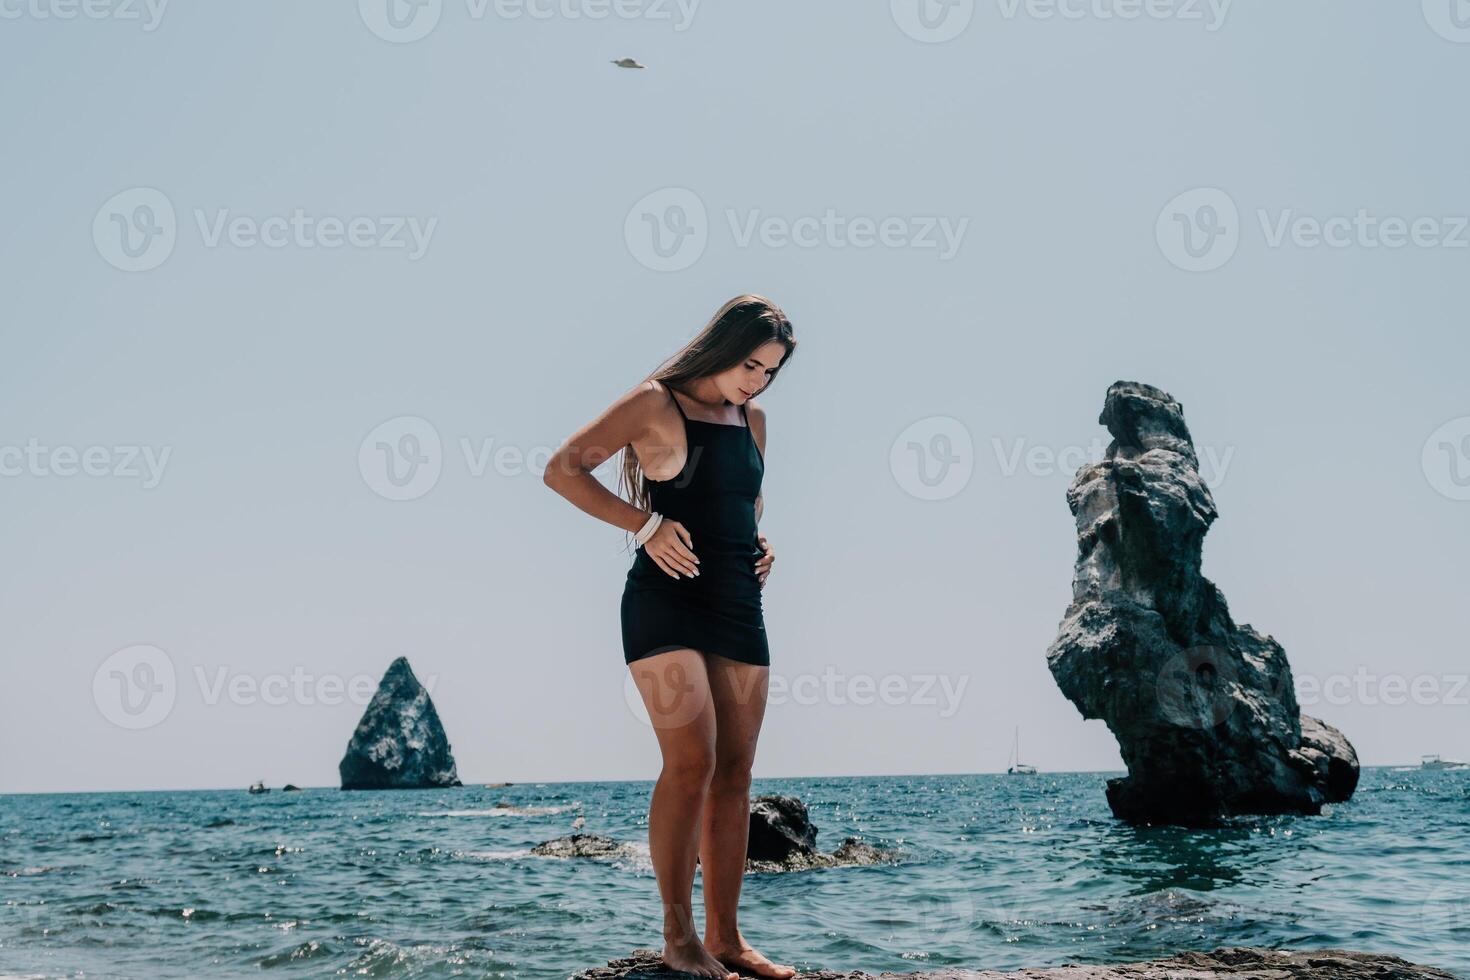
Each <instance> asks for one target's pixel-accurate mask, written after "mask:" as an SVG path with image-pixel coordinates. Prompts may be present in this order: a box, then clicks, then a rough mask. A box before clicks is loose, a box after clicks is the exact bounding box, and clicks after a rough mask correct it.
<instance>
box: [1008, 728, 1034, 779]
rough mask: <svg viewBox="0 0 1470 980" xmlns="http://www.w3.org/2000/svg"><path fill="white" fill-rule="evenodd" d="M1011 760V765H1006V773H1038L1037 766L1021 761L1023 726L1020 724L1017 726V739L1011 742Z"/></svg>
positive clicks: (1011, 774)
mask: <svg viewBox="0 0 1470 980" xmlns="http://www.w3.org/2000/svg"><path fill="white" fill-rule="evenodd" d="M1009 761H1010V765H1008V766H1006V775H1008V776H1034V775H1036V767H1035V766H1028V765H1026V763H1024V762H1022V761H1021V726H1020V725H1017V726H1016V737H1015V740H1014V741H1013V742H1012V743H1011V758H1010V760H1009Z"/></svg>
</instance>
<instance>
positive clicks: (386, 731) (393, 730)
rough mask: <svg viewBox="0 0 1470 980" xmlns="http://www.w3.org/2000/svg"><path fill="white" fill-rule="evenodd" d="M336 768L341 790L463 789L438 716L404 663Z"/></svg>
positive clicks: (394, 669)
mask: <svg viewBox="0 0 1470 980" xmlns="http://www.w3.org/2000/svg"><path fill="white" fill-rule="evenodd" d="M337 769H338V772H339V773H340V774H341V777H342V788H343V789H439V788H443V787H446V786H460V785H463V784H461V783H460V781H459V776H458V774H457V773H456V772H455V767H454V756H453V755H452V754H450V751H449V739H448V738H446V737H445V735H444V726H443V725H441V724H440V723H439V713H438V712H437V711H435V710H434V702H433V701H432V700H430V698H429V692H428V691H426V690H424V686H423V685H422V684H420V683H419V679H418V678H417V677H415V676H414V675H413V669H412V668H411V667H409V665H408V660H407V659H406V658H404V657H399V658H398V659H397V660H395V661H393V663H392V664H390V665H389V667H388V671H387V673H385V674H384V675H383V680H382V682H381V683H379V684H378V690H377V693H376V694H374V695H373V699H372V701H371V702H369V703H368V706H367V710H366V711H364V712H363V715H362V720H361V721H359V722H358V723H357V730H356V731H354V732H353V733H352V740H351V741H350V742H349V743H348V745H347V754H346V755H344V756H343V757H342V762H341V763H340V764H339V765H338V766H337Z"/></svg>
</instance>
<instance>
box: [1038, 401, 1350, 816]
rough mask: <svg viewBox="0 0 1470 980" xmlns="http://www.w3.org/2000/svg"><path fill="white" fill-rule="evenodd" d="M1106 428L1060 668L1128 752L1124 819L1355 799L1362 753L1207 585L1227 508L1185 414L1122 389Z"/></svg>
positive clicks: (1058, 647)
mask: <svg viewBox="0 0 1470 980" xmlns="http://www.w3.org/2000/svg"><path fill="white" fill-rule="evenodd" d="M1098 421H1099V422H1100V423H1101V424H1103V425H1105V426H1107V428H1108V431H1109V432H1110V433H1112V436H1113V442H1112V444H1111V445H1109V446H1108V450H1107V457H1106V458H1105V459H1104V460H1103V461H1102V462H1101V463H1096V464H1090V465H1086V466H1083V467H1082V468H1081V469H1080V470H1078V472H1077V475H1076V477H1075V478H1074V479H1073V481H1072V485H1071V487H1070V489H1069V490H1068V491H1067V503H1068V506H1070V508H1071V510H1072V514H1073V515H1074V516H1075V518H1076V520H1077V564H1076V571H1075V575H1074V578H1073V581H1072V603H1071V605H1070V606H1069V607H1068V608H1067V612H1066V615H1065V616H1064V618H1063V620H1062V623H1061V626H1060V628H1059V630H1058V633H1057V638H1056V640H1055V641H1054V642H1053V643H1052V645H1051V648H1050V649H1049V650H1048V651H1047V666H1048V667H1049V668H1050V669H1051V673H1052V676H1053V677H1054V678H1055V679H1056V682H1057V685H1058V686H1059V687H1060V688H1061V690H1062V693H1063V694H1064V695H1066V697H1067V698H1068V700H1070V701H1071V702H1072V703H1073V704H1075V705H1076V706H1077V708H1078V709H1079V710H1080V711H1081V712H1082V716H1083V717H1084V718H1101V719H1102V720H1103V721H1105V722H1106V723H1107V726H1108V728H1109V729H1110V730H1111V731H1112V732H1113V734H1114V735H1115V736H1116V737H1117V739H1118V747H1119V750H1120V751H1121V753H1122V756H1123V761H1124V763H1126V764H1127V766H1128V775H1127V776H1126V777H1123V778H1120V779H1112V780H1109V781H1108V787H1107V797H1108V804H1109V805H1110V806H1111V807H1112V811H1113V813H1114V815H1115V816H1117V817H1120V818H1122V819H1124V820H1127V821H1130V822H1135V823H1174V824H1185V825H1206V824H1210V823H1214V822H1216V821H1218V820H1219V819H1220V818H1222V817H1225V816H1229V815H1233V814H1247V813H1305V814H1315V813H1320V812H1321V808H1322V805H1323V804H1324V803H1330V802H1340V801H1342V800H1346V799H1347V798H1348V797H1350V796H1351V795H1352V793H1353V790H1354V788H1355V787H1356V786H1357V780H1358V760H1357V754H1356V753H1355V752H1354V751H1353V747H1352V745H1351V744H1350V743H1349V742H1348V741H1347V739H1346V738H1345V737H1344V736H1343V735H1342V733H1341V732H1339V731H1337V730H1336V729H1334V728H1332V727H1331V726H1330V725H1328V724H1326V723H1325V722H1322V721H1320V720H1318V719H1316V718H1311V717H1308V716H1305V715H1302V714H1301V710H1300V708H1299V707H1298V705H1297V700H1296V691H1295V687H1294V685H1293V682H1292V677H1291V667H1290V665H1289V664H1288V662H1287V659H1286V651H1284V650H1283V649H1282V648H1281V646H1280V644H1278V643H1277V642H1276V641H1275V640H1273V639H1272V638H1271V637H1269V636H1265V635H1263V634H1261V633H1258V632H1256V631H1255V630H1254V629H1252V628H1251V627H1250V626H1248V625H1245V624H1240V625H1237V624H1236V623H1235V622H1234V620H1232V619H1231V618H1230V610H1229V608H1228V607H1227V606H1226V603H1225V597H1224V595H1222V594H1221V592H1220V590H1219V589H1218V588H1216V587H1215V585H1214V583H1212V582H1210V580H1209V579H1207V578H1205V577H1204V576H1203V575H1202V574H1201V572H1200V562H1201V555H1202V551H1203V543H1204V537H1205V533H1206V532H1207V531H1208V530H1209V527H1210V524H1211V523H1212V522H1213V521H1214V520H1215V517H1216V511H1215V501H1214V499H1213V497H1212V496H1211V495H1210V491H1209V488H1208V487H1206V486H1205V484H1204V481H1203V480H1201V479H1200V475H1199V461H1198V459H1197V457H1196V456H1195V451H1194V443H1193V442H1192V441H1191V439H1190V435H1189V429H1188V427H1187V426H1185V424H1184V410H1183V407H1182V406H1181V405H1180V404H1179V403H1178V402H1177V401H1175V400H1174V399H1173V398H1172V397H1170V396H1169V395H1168V394H1167V393H1166V392H1163V391H1161V390H1159V389H1158V388H1154V387H1152V386H1150V385H1145V384H1139V383H1136V382H1125V381H1119V382H1117V383H1116V384H1114V385H1113V386H1112V387H1110V388H1109V389H1108V393H1107V399H1106V403H1105V404H1104V406H1103V412H1102V416H1101V417H1100V418H1099V419H1098Z"/></svg>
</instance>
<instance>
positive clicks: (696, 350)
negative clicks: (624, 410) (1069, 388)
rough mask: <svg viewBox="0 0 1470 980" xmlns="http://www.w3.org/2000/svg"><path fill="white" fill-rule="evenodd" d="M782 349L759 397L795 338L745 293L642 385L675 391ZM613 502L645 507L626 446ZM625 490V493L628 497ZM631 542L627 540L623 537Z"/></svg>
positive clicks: (639, 472) (776, 315) (643, 484)
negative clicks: (774, 347)
mask: <svg viewBox="0 0 1470 980" xmlns="http://www.w3.org/2000/svg"><path fill="white" fill-rule="evenodd" d="M773 340H775V341H779V342H780V343H781V344H783V345H785V347H786V353H785V354H784V355H783V356H782V357H781V363H780V364H779V365H777V366H776V368H774V369H773V370H772V371H771V378H770V381H767V382H766V385H765V387H763V388H761V391H765V390H766V388H769V387H770V386H771V384H772V383H773V382H774V381H775V380H776V375H777V374H779V373H780V370H781V368H782V367H784V366H785V365H786V363H787V362H788V361H789V360H791V355H792V354H794V353H795V352H796V338H795V336H793V334H792V330H791V321H790V320H788V319H787V318H786V314H785V313H783V312H781V308H780V307H779V306H777V305H776V304H775V303H772V302H771V301H770V300H768V299H766V298H765V297H764V296H757V295H755V294H754V293H746V294H745V295H744V296H736V297H735V298H734V299H732V300H730V301H729V302H728V303H726V304H725V305H724V306H722V307H720V308H719V310H717V311H716V312H715V315H714V316H713V317H711V318H710V321H709V323H707V324H705V326H704V329H703V330H701V331H699V333H698V334H696V335H695V336H694V338H693V339H692V340H690V341H689V343H687V344H685V345H684V346H683V347H682V348H680V349H679V350H678V351H677V352H676V353H675V354H674V355H673V356H672V357H670V358H668V359H667V360H665V361H664V363H663V366H662V367H660V368H659V369H658V370H656V371H654V372H653V373H652V374H650V375H648V377H646V378H644V379H643V381H645V382H647V381H660V382H663V383H664V384H666V385H671V386H673V387H675V388H677V387H679V386H680V385H681V384H683V383H685V382H688V381H694V380H697V379H699V378H704V377H708V376H709V375H712V374H719V373H720V372H721V371H726V370H729V369H730V368H732V367H734V366H735V365H737V364H739V363H741V362H742V361H744V360H745V359H746V358H748V357H750V355H751V354H753V353H755V351H756V350H757V349H758V348H759V347H760V346H761V345H762V344H767V343H770V342H771V341H773ZM618 482H619V496H623V497H626V499H627V500H628V501H629V502H630V503H632V504H633V506H635V507H638V508H640V509H642V508H645V507H647V506H648V480H647V479H646V478H645V477H644V475H643V468H642V467H641V466H639V464H638V454H637V453H635V452H634V451H633V447H632V445H627V446H624V447H623V465H622V468H621V470H620V471H619V481H618ZM630 490H631V492H630ZM628 537H629V540H630V541H631V540H632V535H629V536H628Z"/></svg>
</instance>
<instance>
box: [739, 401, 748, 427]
mask: <svg viewBox="0 0 1470 980" xmlns="http://www.w3.org/2000/svg"><path fill="white" fill-rule="evenodd" d="M740 417H741V418H742V419H744V420H745V427H746V428H747V429H748V428H750V416H748V415H746V414H745V402H741V403H740Z"/></svg>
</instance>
